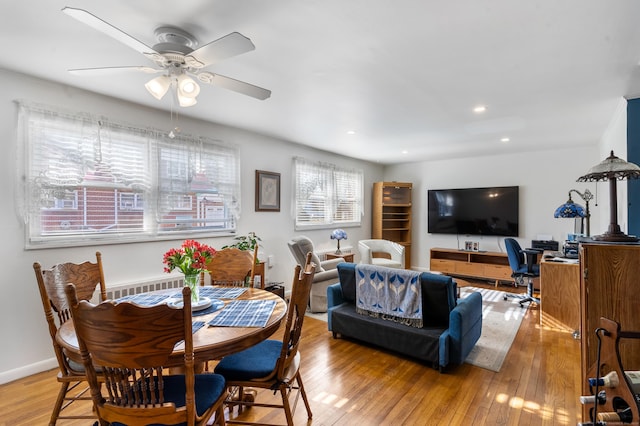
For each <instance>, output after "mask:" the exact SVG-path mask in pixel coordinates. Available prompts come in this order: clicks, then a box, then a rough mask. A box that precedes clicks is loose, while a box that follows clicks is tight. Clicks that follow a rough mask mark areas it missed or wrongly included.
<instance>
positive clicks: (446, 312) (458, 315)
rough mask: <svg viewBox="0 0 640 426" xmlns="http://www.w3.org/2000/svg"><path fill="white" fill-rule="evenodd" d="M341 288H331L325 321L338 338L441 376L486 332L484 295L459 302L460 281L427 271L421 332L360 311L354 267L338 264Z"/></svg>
mask: <svg viewBox="0 0 640 426" xmlns="http://www.w3.org/2000/svg"><path fill="white" fill-rule="evenodd" d="M338 277H339V279H340V282H339V283H336V284H333V285H331V286H329V287H328V289H327V302H328V311H327V320H328V326H329V331H331V332H332V333H333V337H334V338H338V337H340V336H346V337H350V338H353V339H357V340H361V341H363V342H367V343H371V344H373V345H377V346H380V347H382V348H385V349H389V350H392V351H395V352H399V353H402V354H404V355H408V356H410V357H413V358H416V359H419V360H421V361H423V362H426V363H428V364H430V365H431V366H432V367H433V368H436V369H438V370H440V372H442V371H443V370H444V369H445V367H447V366H448V365H450V364H462V363H463V362H464V360H465V358H466V357H467V355H469V352H470V351H471V349H473V347H474V346H475V344H476V342H477V341H478V339H479V338H480V333H481V332H482V296H481V294H480V293H477V292H476V293H472V294H470V295H469V296H467V297H466V298H464V299H460V300H458V298H457V285H456V282H455V281H454V280H453V279H452V278H451V277H448V276H445V275H438V274H432V273H429V272H423V273H422V274H420V281H421V291H422V312H423V327H422V328H416V327H410V326H407V325H403V324H399V323H397V322H394V321H389V320H385V319H382V318H374V317H371V316H368V315H361V314H358V313H357V312H356V302H355V299H356V283H357V280H356V265H355V264H354V263H341V264H339V265H338Z"/></svg>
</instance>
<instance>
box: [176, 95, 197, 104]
mask: <svg viewBox="0 0 640 426" xmlns="http://www.w3.org/2000/svg"><path fill="white" fill-rule="evenodd" d="M177 95H178V103H179V104H180V106H181V107H190V106H194V105H195V104H197V103H198V100H197V99H196V98H195V97H193V98H188V97H185V96H181V95H180V93H177Z"/></svg>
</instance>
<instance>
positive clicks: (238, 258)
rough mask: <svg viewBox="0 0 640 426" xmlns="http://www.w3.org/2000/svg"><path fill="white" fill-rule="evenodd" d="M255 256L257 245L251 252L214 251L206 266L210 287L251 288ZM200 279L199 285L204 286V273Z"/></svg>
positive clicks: (228, 249) (231, 249)
mask: <svg viewBox="0 0 640 426" xmlns="http://www.w3.org/2000/svg"><path fill="white" fill-rule="evenodd" d="M257 254H258V246H257V245H256V247H255V249H254V251H253V252H251V251H249V250H240V249H238V248H236V247H230V248H225V249H222V250H218V251H216V254H215V255H214V256H213V258H212V259H211V261H210V262H209V263H208V264H207V270H208V271H209V276H210V277H211V285H221V286H241V287H243V286H245V285H247V284H248V285H249V287H253V279H254V274H255V267H256V261H255V259H256V256H257ZM200 278H201V279H200V282H201V284H204V273H203V274H202V275H201V277H200ZM247 278H248V279H247Z"/></svg>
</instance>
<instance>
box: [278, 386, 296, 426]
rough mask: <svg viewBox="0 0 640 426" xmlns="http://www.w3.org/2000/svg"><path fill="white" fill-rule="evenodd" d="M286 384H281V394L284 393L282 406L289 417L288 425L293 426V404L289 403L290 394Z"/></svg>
mask: <svg viewBox="0 0 640 426" xmlns="http://www.w3.org/2000/svg"><path fill="white" fill-rule="evenodd" d="M287 390H288V389H287V387H286V386H285V385H280V395H282V408H284V415H285V416H286V418H287V425H289V426H293V414H292V413H291V406H290V405H289V394H288V392H287Z"/></svg>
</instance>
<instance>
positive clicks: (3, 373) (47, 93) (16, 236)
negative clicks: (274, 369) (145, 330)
mask: <svg viewBox="0 0 640 426" xmlns="http://www.w3.org/2000/svg"><path fill="white" fill-rule="evenodd" d="M16 99H24V100H28V101H32V102H40V103H45V104H50V105H55V106H59V107H62V108H66V109H68V110H71V111H87V112H90V113H94V114H101V115H104V116H107V117H109V118H112V119H114V120H119V121H123V122H127V123H132V124H135V125H138V126H147V125H148V126H151V127H155V128H159V129H163V128H167V130H170V129H169V128H170V126H171V123H170V120H169V113H168V112H162V111H158V110H154V109H150V108H146V107H141V106H139V105H135V104H129V103H124V102H121V101H119V100H116V99H112V98H108V97H104V96H100V95H96V94H93V93H89V92H85V91H81V90H78V89H74V88H70V87H67V86H62V85H59V84H55V83H51V82H47V81H43V80H39V79H35V78H31V77H28V76H25V75H21V74H16V73H12V72H9V71H6V70H1V69H0V116H1V117H2V120H1V121H0V141H2V142H1V143H2V147H3V150H2V155H0V178H1V181H2V182H4V185H3V186H2V189H1V190H2V193H3V194H4V195H3V197H2V199H3V203H2V208H0V232H1V235H2V240H3V242H2V244H0V258H2V259H5V263H4V265H5V266H4V268H3V272H2V273H1V274H0V289H1V291H2V293H1V294H2V295H3V299H4V301H5V302H4V304H3V307H2V309H0V324H2V340H3V341H4V342H5V348H4V349H3V350H2V351H0V383H5V382H7V381H10V380H13V379H16V378H19V377H22V376H26V375H29V374H32V373H34V372H37V371H41V370H43V369H45V368H47V367H54V366H55V361H54V358H53V356H54V355H53V351H52V349H51V342H50V338H49V335H48V332H47V330H46V322H45V319H44V314H43V311H42V306H41V303H40V296H39V294H38V289H37V285H36V281H35V277H34V272H33V267H32V265H33V262H35V261H38V262H40V263H41V264H42V265H43V266H44V267H48V266H51V265H53V264H55V263H59V262H66V261H74V262H81V261H85V260H88V259H95V254H94V253H95V251H96V250H100V251H101V252H102V255H103V256H102V257H103V262H104V272H105V278H106V281H107V286H116V285H119V284H123V283H127V282H134V281H139V280H142V279H148V278H155V277H162V276H163V275H164V274H163V272H162V268H163V265H162V255H163V254H164V253H165V251H166V250H167V249H169V248H171V247H177V246H179V244H180V243H181V240H179V241H156V242H151V243H132V244H120V245H101V246H89V247H78V248H65V249H41V250H25V249H24V226H23V223H22V222H21V219H20V217H19V215H18V213H17V209H16V205H19V203H16V202H15V200H16V199H19V197H21V196H22V194H20V193H18V191H16V178H17V176H16V150H17V148H18V147H17V140H16V123H17V107H16V105H15V103H14V102H13V101H14V100H16ZM265 105H267V103H265ZM179 126H180V127H181V129H182V131H183V132H186V133H191V134H195V135H198V134H202V135H207V136H211V137H213V138H216V139H220V140H224V141H228V142H233V143H236V144H238V145H240V150H241V167H242V172H241V173H242V175H241V179H242V212H241V217H240V220H239V223H238V232H239V234H246V233H248V232H249V231H255V232H256V233H257V234H258V235H259V236H260V237H261V238H262V240H263V241H262V242H263V252H264V254H265V255H273V256H274V259H275V266H274V267H273V268H271V269H268V270H267V271H266V274H267V280H268V281H275V282H284V283H285V285H287V286H290V282H291V279H292V277H293V268H294V266H295V265H294V261H293V257H292V256H291V254H290V253H289V250H288V248H287V245H286V242H287V240H289V239H290V238H291V237H292V236H293V235H295V234H298V232H296V231H294V229H293V221H292V218H291V170H292V157H293V156H301V157H305V158H308V159H312V160H318V161H324V162H329V163H333V164H336V165H340V166H342V167H347V168H360V169H363V170H364V175H365V188H370V187H371V186H372V182H374V181H378V180H381V178H382V172H383V167H382V166H380V165H378V164H373V163H368V162H363V161H358V160H354V159H351V158H347V157H341V156H337V155H333V154H329V153H327V152H323V151H318V150H314V149H311V148H307V147H304V146H302V145H297V144H293V143H289V142H285V141H282V140H277V139H274V138H270V137H267V136H263V135H260V134H256V133H251V132H247V131H243V130H239V129H234V128H229V127H225V126H220V125H216V124H212V123H207V122H203V121H196V120H190V119H187V118H185V117H182V116H181V117H180V122H179ZM256 169H257V170H268V171H272V172H278V173H281V211H280V212H255V211H254V186H255V175H254V173H255V170H256ZM365 195H366V198H365V209H366V210H365V211H367V212H368V211H370V203H371V193H370V191H365ZM346 230H347V232H348V235H349V239H348V240H346V241H343V244H342V246H343V247H346V246H349V245H351V244H352V242H353V241H358V240H359V239H364V238H369V237H370V235H371V231H370V230H371V219H370V215H368V214H367V215H365V216H364V217H363V221H362V226H361V227H360V228H347V229H346ZM330 231H331V230H326V229H325V230H317V231H313V232H308V233H306V235H307V236H309V237H310V238H311V239H312V240H313V241H314V242H315V244H316V246H317V248H318V249H320V250H322V249H326V250H329V249H335V241H333V240H331V239H330V238H329V234H330ZM201 240H202V241H203V242H206V243H208V244H210V245H212V246H213V247H215V248H220V247H222V246H223V245H225V244H227V243H229V242H231V241H232V239H231V238H230V237H229V238H222V237H219V238H208V239H201Z"/></svg>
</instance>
